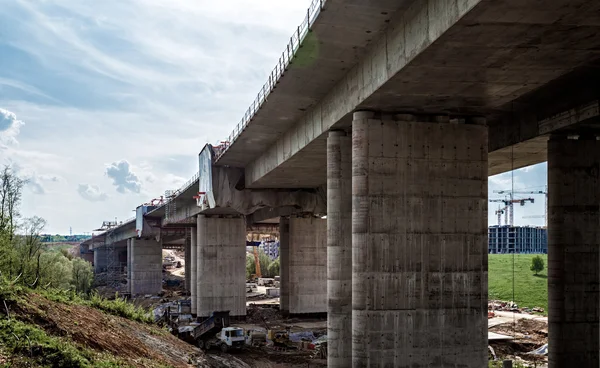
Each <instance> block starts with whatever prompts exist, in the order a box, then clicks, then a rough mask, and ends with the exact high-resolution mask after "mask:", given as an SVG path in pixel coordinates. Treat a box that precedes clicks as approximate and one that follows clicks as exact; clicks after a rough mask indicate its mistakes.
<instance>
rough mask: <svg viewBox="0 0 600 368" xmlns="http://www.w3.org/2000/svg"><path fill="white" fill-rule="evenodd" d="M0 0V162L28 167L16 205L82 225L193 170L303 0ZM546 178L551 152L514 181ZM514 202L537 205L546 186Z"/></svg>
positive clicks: (265, 68) (238, 112) (239, 107)
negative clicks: (536, 196)
mask: <svg viewBox="0 0 600 368" xmlns="http://www.w3.org/2000/svg"><path fill="white" fill-rule="evenodd" d="M0 3H1V6H0V55H2V57H0V162H2V163H9V164H12V165H14V167H15V168H16V169H17V170H18V171H19V174H20V175H21V176H24V177H26V178H28V179H29V184H28V185H27V187H26V189H25V193H24V200H23V206H22V214H23V216H32V215H39V216H42V217H44V218H46V219H47V220H48V226H47V228H46V230H47V232H50V233H68V231H69V227H71V226H72V228H73V231H74V232H75V233H82V232H86V231H90V230H91V229H93V228H96V227H98V226H99V225H100V224H101V222H102V221H103V220H111V219H114V218H115V216H116V217H117V218H118V219H120V220H122V219H126V218H128V217H131V216H133V210H134V209H135V207H136V206H137V205H139V204H140V203H143V202H146V201H149V200H150V199H152V198H155V197H158V196H160V195H161V194H162V193H164V191H165V190H166V189H176V188H178V187H179V186H180V185H181V184H182V183H184V182H185V181H186V180H187V179H188V178H190V177H191V176H192V175H193V174H194V173H195V172H196V171H197V158H196V157H197V154H198V152H199V150H200V149H201V148H202V146H203V145H204V143H206V142H211V143H216V142H218V141H220V140H222V139H224V138H226V137H227V136H228V135H229V133H230V132H231V130H232V128H233V127H234V126H235V124H237V123H238V121H239V119H240V118H241V117H242V115H243V113H244V111H245V110H246V109H247V107H248V106H249V104H250V102H251V101H252V100H253V99H254V97H255V95H256V93H257V92H258V90H259V89H260V88H261V87H262V85H263V83H264V82H265V81H266V79H267V76H268V74H269V72H270V71H271V69H272V68H273V66H274V65H275V63H276V61H277V59H278V58H279V56H280V54H281V52H282V51H283V49H284V47H285V45H286V43H287V41H288V40H289V37H290V35H291V34H292V33H293V31H294V30H295V28H296V26H297V25H298V24H300V22H301V21H302V19H303V17H304V16H305V14H306V8H307V7H308V6H309V3H310V0H294V1H281V0H261V1H254V2H249V1H246V0H227V1H219V2H214V1H199V0H168V1H167V0H112V1H109V0H107V1H79V0H61V1H42V0H39V1H30V0H27V1H24V0H0ZM545 178H546V175H545V165H538V166H535V167H532V168H528V169H525V170H520V171H518V172H516V174H515V187H516V188H523V187H533V186H543V185H544V184H545ZM508 179H510V175H508V176H507V175H506V174H504V175H499V176H496V177H492V178H490V187H491V188H493V189H508V188H510V185H509V181H508ZM540 205H541V206H542V208H541V209H540V208H538V207H539V206H540ZM494 209H495V204H492V205H491V206H490V219H491V222H492V223H495V222H496V218H495V216H494V214H493V211H494ZM517 211H524V212H523V213H528V214H543V212H544V211H543V198H540V200H539V201H537V202H536V203H535V204H534V205H529V206H527V207H526V208H522V209H518V210H517ZM521 216H522V215H521V214H520V212H517V213H516V215H515V220H516V222H517V223H520V222H521V221H520V220H521ZM527 221H528V222H531V223H535V222H536V221H537V223H538V224H540V225H541V224H543V219H531V220H527Z"/></svg>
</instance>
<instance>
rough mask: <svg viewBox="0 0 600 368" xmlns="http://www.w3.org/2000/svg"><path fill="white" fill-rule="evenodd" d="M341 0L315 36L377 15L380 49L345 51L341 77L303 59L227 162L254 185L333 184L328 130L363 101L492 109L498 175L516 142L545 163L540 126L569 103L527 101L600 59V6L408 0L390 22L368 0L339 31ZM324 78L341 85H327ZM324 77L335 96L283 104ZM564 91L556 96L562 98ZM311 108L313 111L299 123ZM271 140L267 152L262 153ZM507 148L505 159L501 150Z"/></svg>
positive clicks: (374, 31) (522, 156)
mask: <svg viewBox="0 0 600 368" xmlns="http://www.w3.org/2000/svg"><path fill="white" fill-rule="evenodd" d="M340 3H341V2H333V1H328V2H327V3H326V11H324V12H323V13H322V14H323V15H320V16H319V18H317V21H316V22H315V25H314V26H313V32H314V37H315V38H317V39H322V41H323V42H324V44H325V45H327V42H328V41H329V40H330V39H332V38H336V37H338V40H341V39H343V40H346V38H343V36H341V37H342V38H339V37H340V34H338V32H340V31H339V30H340V29H343V30H345V31H346V30H348V32H351V30H354V29H356V28H360V27H361V26H363V25H364V24H365V22H369V21H376V22H379V23H380V25H379V26H377V25H375V24H369V26H368V27H366V28H365V29H364V32H365V33H366V32H367V31H369V38H368V39H367V40H368V41H367V44H368V45H369V47H368V48H367V49H366V50H364V51H363V52H360V51H357V55H358V56H360V57H359V58H356V57H355V58H345V59H343V61H344V63H343V65H342V63H341V61H340V64H339V65H340V68H343V69H344V70H345V73H344V74H342V76H341V77H340V76H339V75H338V74H337V73H336V74H333V77H332V78H330V73H329V70H326V69H323V70H319V69H318V68H317V67H316V66H315V68H312V66H311V65H309V68H308V69H310V70H311V71H312V72H313V74H312V75H313V77H312V78H310V79H309V80H308V79H306V78H302V79H300V78H296V75H298V76H299V74H297V73H302V72H300V71H298V70H297V69H295V68H294V67H292V68H290V70H288V71H287V72H286V74H285V75H284V77H283V78H282V81H281V82H280V85H281V88H280V87H279V85H278V88H277V90H276V91H275V92H273V93H272V95H271V96H269V101H268V102H267V103H266V104H265V105H264V106H263V107H262V108H261V109H260V111H259V112H258V114H257V115H256V117H255V119H254V120H253V121H252V122H251V123H250V124H249V125H248V127H246V128H245V129H244V131H243V132H242V133H241V135H240V137H238V138H237V139H236V141H234V142H233V143H232V144H231V147H230V148H229V149H228V151H227V152H225V154H224V155H223V157H222V158H220V159H219V160H218V161H217V164H219V165H221V164H228V165H235V166H240V167H246V168H247V171H246V187H249V188H250V187H253V188H267V187H316V186H319V185H321V184H322V183H324V182H325V181H326V170H325V166H326V165H325V162H326V148H325V146H326V132H327V131H328V130H329V129H331V128H336V129H337V128H340V127H346V126H349V125H350V124H351V113H352V111H353V110H355V109H376V110H381V111H388V112H397V111H409V112H412V111H414V112H423V113H444V114H450V115H453V114H461V115H465V114H466V115H469V114H477V115H486V116H487V117H488V121H489V122H490V128H491V129H493V130H494V131H495V132H496V133H497V134H494V135H490V148H492V150H491V156H490V161H489V162H490V163H492V162H493V163H494V165H493V167H491V169H493V170H494V171H493V173H500V172H503V171H506V170H509V169H510V168H511V165H510V164H508V165H506V164H507V163H509V162H508V161H507V160H506V159H505V158H506V157H505V154H506V152H504V151H501V150H502V149H503V148H505V147H507V145H510V146H515V145H517V144H518V145H519V146H518V147H516V146H515V147H516V148H518V149H516V150H514V155H515V156H516V158H515V160H514V162H515V163H516V164H517V165H518V166H517V167H521V166H524V165H530V164H534V163H537V162H542V161H544V160H545V157H546V151H545V145H544V144H543V143H544V142H543V140H542V141H539V140H535V139H534V138H535V137H530V136H529V134H528V132H534V131H535V132H539V133H540V134H544V133H542V132H541V131H539V129H538V125H539V124H540V122H541V121H543V120H544V119H545V118H548V117H550V116H552V115H553V114H556V113H558V112H559V111H551V109H552V107H553V105H556V104H554V103H549V102H548V101H549V99H546V101H545V103H544V104H543V105H540V109H539V110H538V111H528V112H527V111H521V108H523V107H524V106H525V105H526V104H525V103H523V101H521V100H520V99H521V98H522V97H525V96H527V95H528V93H530V92H532V91H534V90H536V89H537V90H536V92H535V93H538V92H537V91H540V93H541V92H542V91H543V90H545V89H550V90H556V91H559V89H556V88H555V86H552V85H550V82H551V81H553V80H555V79H557V78H559V77H561V76H565V75H568V74H570V73H571V72H572V71H573V70H574V69H575V68H578V67H581V66H583V65H585V64H587V63H591V62H592V61H594V60H595V59H597V58H598V57H599V56H600V52H599V51H598V48H597V47H596V46H597V45H596V44H595V42H596V41H595V38H594V37H593V35H594V34H596V33H597V32H598V26H599V25H600V22H599V20H600V19H599V16H598V15H597V14H600V12H599V10H600V5H599V4H597V2H592V1H584V0H577V1H572V0H557V1H553V2H552V3H551V4H546V5H547V6H544V7H543V8H544V9H540V5H539V2H537V1H534V0H525V1H524V0H510V1H502V2H494V1H485V0H482V1H478V0H470V1H458V0H457V1H437V0H430V1H412V2H403V1H399V2H396V5H395V7H396V9H395V11H392V12H389V13H388V15H387V16H385V17H383V18H380V17H376V16H373V17H371V18H369V17H367V16H364V17H363V16H362V15H361V14H360V13H359V11H360V10H361V9H360V7H359V6H357V7H356V8H354V7H352V6H348V7H347V8H348V9H350V10H345V11H349V12H351V13H350V14H348V13H346V12H342V11H340V13H339V14H340V15H339V16H338V17H339V19H337V20H338V21H339V22H340V23H341V24H336V25H337V26H338V27H340V28H337V27H331V25H330V23H329V22H328V18H326V17H325V16H326V15H327V17H335V14H336V13H335V12H329V9H336V7H337V6H340ZM377 4H378V5H379V4H387V2H381V3H380V2H377ZM369 5H370V6H374V7H375V6H377V5H374V4H373V2H371V3H369ZM388 5H389V4H388ZM352 11H355V12H354V13H353V12H352ZM384 13H385V11H384ZM332 14H333V15H332ZM496 14H501V16H500V17H497V16H496ZM386 22H387V23H386ZM386 24H387V26H384V25H386ZM574 25H575V26H574ZM365 41H366V40H365ZM337 46H339V48H340V49H339V52H340V55H344V53H343V52H342V51H346V50H348V49H352V48H353V47H354V45H353V44H352V42H347V43H345V42H340V44H339V45H337ZM323 49H325V47H323V48H319V50H323ZM321 57H323V58H325V57H326V54H325V51H324V52H323V55H321V54H320V53H319V52H317V53H316V54H315V57H314V58H315V59H316V60H320V58H321ZM315 65H318V64H317V63H315ZM324 79H327V80H335V83H333V85H329V84H323V83H322V80H324ZM307 81H308V82H307ZM284 83H287V84H288V85H289V86H288V87H286V84H284ZM312 83H314V84H315V85H317V84H318V86H319V87H321V88H328V89H326V90H324V91H321V93H320V94H315V97H317V96H323V97H321V98H319V99H318V102H317V103H314V104H312V105H311V106H310V107H308V108H307V107H304V106H303V103H302V102H297V101H298V99H297V98H289V101H288V103H292V102H295V104H294V105H293V108H291V107H290V108H286V107H287V106H288V105H287V104H275V102H274V101H275V99H276V98H284V97H287V96H294V97H295V95H294V91H296V93H298V92H297V91H304V89H305V88H307V87H306V85H307V84H309V85H312ZM292 84H295V88H293V89H292V87H291V85H292ZM284 88H287V89H284ZM278 94H281V95H282V96H279V97H278V96H277V95H278ZM563 95H564V94H563ZM398 96H402V98H401V99H399V98H398ZM564 98H565V97H564V96H563V97H562V98H561V97H560V96H554V98H552V99H550V101H557V102H560V101H561V100H563V99H564ZM515 101H516V102H518V103H513V102H515ZM271 103H273V104H274V105H273V106H271ZM571 107H574V106H570V107H569V108H571ZM299 111H300V112H302V113H303V114H302V115H301V116H300V117H298V118H297V119H294V117H296V115H297V114H298V113H299ZM515 116H518V118H517V119H515ZM282 117H285V120H283V119H282ZM290 117H292V118H290ZM292 121H293V122H292ZM517 122H518V123H517ZM507 128H509V129H507ZM280 129H281V130H284V131H280ZM507 130H508V131H507ZM546 133H547V132H546ZM508 136H510V137H512V138H508ZM514 137H518V138H519V139H520V140H515V139H514ZM505 138H506V139H505ZM521 138H522V139H521ZM496 140H498V141H497V142H496ZM256 142H261V144H256ZM250 146H254V148H251V147H250ZM257 147H258V148H257ZM261 147H267V148H266V149H264V150H261V151H260V152H259V151H257V150H260V148H261ZM496 151H498V152H497V153H498V155H499V157H498V159H495V158H494V156H495V155H496V153H495V152H496ZM306 173H310V175H307V174H306ZM490 173H492V171H490Z"/></svg>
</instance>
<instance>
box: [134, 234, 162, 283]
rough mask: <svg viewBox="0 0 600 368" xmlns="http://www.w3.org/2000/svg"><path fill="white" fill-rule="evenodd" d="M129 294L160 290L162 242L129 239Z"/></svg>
mask: <svg viewBox="0 0 600 368" xmlns="http://www.w3.org/2000/svg"><path fill="white" fill-rule="evenodd" d="M130 244H131V254H130V257H131V294H133V295H134V294H157V293H159V292H160V291H161V290H162V244H161V243H159V242H157V241H156V240H154V239H136V238H132V239H130Z"/></svg>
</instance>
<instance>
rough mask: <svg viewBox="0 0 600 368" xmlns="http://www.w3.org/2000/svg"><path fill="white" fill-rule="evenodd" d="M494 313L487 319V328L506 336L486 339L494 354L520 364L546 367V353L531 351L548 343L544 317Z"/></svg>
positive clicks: (503, 312) (538, 367)
mask: <svg viewBox="0 0 600 368" xmlns="http://www.w3.org/2000/svg"><path fill="white" fill-rule="evenodd" d="M494 314H495V317H493V318H490V319H488V326H489V330H488V331H489V332H493V333H496V334H500V335H502V336H508V337H510V339H499V340H490V341H489V346H490V347H491V348H492V350H493V351H494V354H495V355H496V357H497V358H498V359H499V360H500V359H511V360H513V361H514V362H518V363H520V364H521V366H524V367H536V368H546V367H547V366H548V358H547V355H536V354H531V352H532V351H534V350H536V349H538V348H540V347H542V346H544V345H545V344H547V343H548V318H547V317H544V316H540V315H536V314H529V313H514V312H507V311H494ZM490 355H491V352H490Z"/></svg>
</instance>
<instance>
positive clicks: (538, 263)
mask: <svg viewBox="0 0 600 368" xmlns="http://www.w3.org/2000/svg"><path fill="white" fill-rule="evenodd" d="M530 269H531V271H533V272H535V275H536V276H537V274H538V273H539V272H541V271H543V270H544V259H543V258H542V257H540V256H535V257H533V258H532V259H531V268H530Z"/></svg>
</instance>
